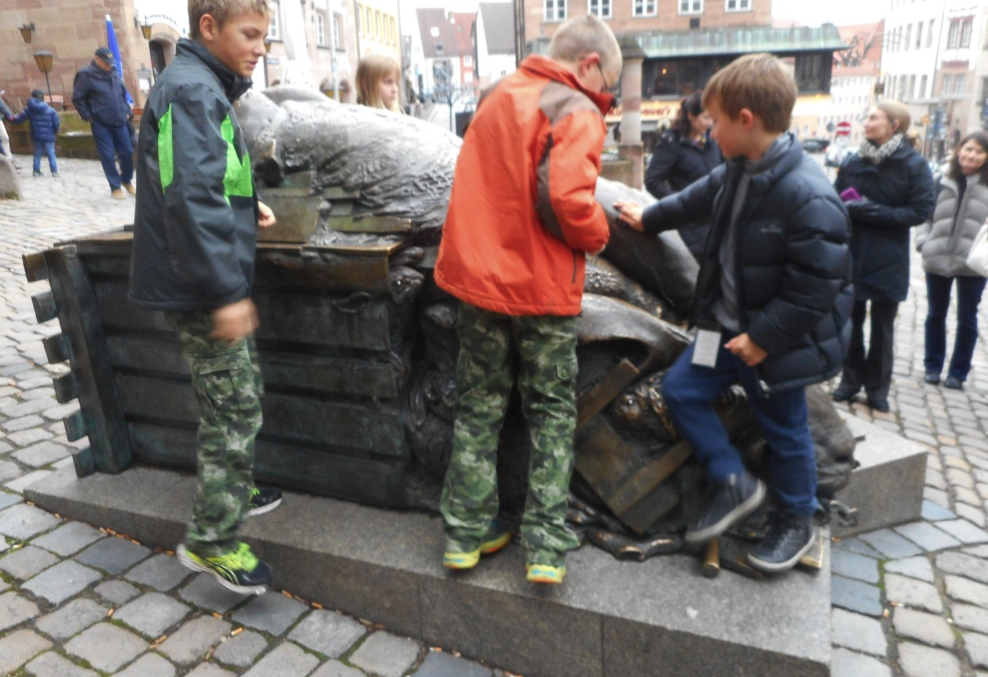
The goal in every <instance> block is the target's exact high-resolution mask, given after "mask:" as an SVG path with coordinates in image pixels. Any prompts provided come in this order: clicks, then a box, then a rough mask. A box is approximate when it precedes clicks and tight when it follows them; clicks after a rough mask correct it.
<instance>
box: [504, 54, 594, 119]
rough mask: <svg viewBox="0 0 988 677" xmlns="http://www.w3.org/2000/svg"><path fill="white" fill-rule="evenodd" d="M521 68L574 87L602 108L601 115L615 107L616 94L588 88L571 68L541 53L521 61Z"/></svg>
mask: <svg viewBox="0 0 988 677" xmlns="http://www.w3.org/2000/svg"><path fill="white" fill-rule="evenodd" d="M520 68H521V69H522V70H524V71H527V72H529V73H532V74H534V75H540V76H542V77H544V78H549V79H550V80H555V81H556V82H561V83H562V84H564V85H566V86H567V87H572V88H573V89H575V90H577V91H579V92H581V93H583V94H584V95H585V96H586V97H587V98H588V99H590V100H591V101H593V102H594V105H595V106H597V108H598V109H600V114H601V115H606V114H607V111H609V110H610V109H611V108H613V107H614V96H613V95H612V94H610V93H608V92H592V91H590V90H589V89H586V88H585V87H584V86H583V85H581V84H580V81H579V80H577V79H576V75H574V74H573V72H572V71H571V70H569V69H568V68H566V67H565V66H563V65H562V64H561V63H559V62H558V61H553V60H552V59H550V58H548V57H545V56H541V55H539V54H532V55H531V56H528V57H526V58H525V60H524V61H522V62H521V66H520Z"/></svg>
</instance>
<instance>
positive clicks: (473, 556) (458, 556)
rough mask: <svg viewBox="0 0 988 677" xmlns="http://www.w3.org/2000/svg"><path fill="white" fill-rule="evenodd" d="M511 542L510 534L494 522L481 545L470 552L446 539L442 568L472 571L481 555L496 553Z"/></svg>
mask: <svg viewBox="0 0 988 677" xmlns="http://www.w3.org/2000/svg"><path fill="white" fill-rule="evenodd" d="M510 540H511V532H510V531H509V530H508V529H506V528H505V527H503V526H501V524H500V523H499V522H498V521H497V520H495V521H493V522H491V527H490V530H489V531H488V532H487V536H485V537H484V541H483V543H481V544H480V546H479V547H477V548H474V549H472V550H466V549H465V548H464V547H463V546H462V545H461V544H459V543H457V542H456V541H453V540H451V539H448V538H447V539H446V551H445V552H444V553H443V566H444V567H446V568H447V569H472V568H474V567H475V566H477V562H479V561H480V556H481V555H489V554H491V553H494V552H497V551H498V550H500V549H501V548H503V547H504V546H506V545H507V544H508V542H509V541H510Z"/></svg>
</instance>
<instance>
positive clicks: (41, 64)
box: [34, 49, 55, 104]
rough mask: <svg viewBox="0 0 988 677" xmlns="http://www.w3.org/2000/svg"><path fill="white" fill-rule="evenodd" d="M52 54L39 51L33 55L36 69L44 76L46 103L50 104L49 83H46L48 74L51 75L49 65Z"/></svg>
mask: <svg viewBox="0 0 988 677" xmlns="http://www.w3.org/2000/svg"><path fill="white" fill-rule="evenodd" d="M54 56H55V55H54V54H52V53H51V52H48V51H46V50H43V49H42V50H39V51H37V52H35V53H34V62H35V63H36V64H38V69H39V70H40V71H41V72H42V73H44V74H45V84H46V85H48V103H49V104H50V103H51V102H52V99H51V82H49V81H48V74H49V73H51V64H52V59H53V58H54Z"/></svg>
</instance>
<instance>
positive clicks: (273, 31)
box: [268, 2, 281, 40]
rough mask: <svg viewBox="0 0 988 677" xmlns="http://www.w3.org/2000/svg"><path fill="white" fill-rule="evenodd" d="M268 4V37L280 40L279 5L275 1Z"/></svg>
mask: <svg viewBox="0 0 988 677" xmlns="http://www.w3.org/2000/svg"><path fill="white" fill-rule="evenodd" d="M269 6H270V7H271V23H270V24H269V25H268V39H269V40H280V39H281V32H280V26H281V7H280V6H279V3H277V2H272V3H269Z"/></svg>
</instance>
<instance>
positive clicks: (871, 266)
mask: <svg viewBox="0 0 988 677" xmlns="http://www.w3.org/2000/svg"><path fill="white" fill-rule="evenodd" d="M909 123H910V119H909V112H908V110H907V109H906V107H905V106H903V105H902V104H901V103H899V102H897V101H882V102H880V103H878V104H876V105H875V107H874V108H872V110H871V112H870V113H869V114H868V119H867V120H865V123H864V128H865V141H864V142H863V143H862V144H861V148H860V149H859V150H858V152H857V153H856V154H855V155H853V156H851V157H850V158H848V159H847V160H846V161H845V162H844V164H843V165H841V168H840V172H839V173H838V175H837V181H836V182H835V183H834V187H835V188H836V189H837V192H838V193H840V195H841V197H842V198H843V199H844V200H845V201H846V202H845V204H846V206H847V211H848V213H849V214H850V215H851V257H852V264H853V271H854V278H853V279H854V310H853V311H852V313H851V345H850V348H849V350H848V354H847V358H846V359H845V361H844V372H843V374H842V376H841V382H840V385H839V386H838V387H837V388H836V389H835V390H834V392H833V394H832V397H833V399H834V401H836V402H846V401H848V400H850V399H851V398H853V397H854V396H855V395H856V394H857V393H858V391H860V390H861V388H862V387H863V388H864V389H865V394H866V395H867V398H868V405H869V406H870V407H871V408H872V409H875V410H876V411H888V410H889V403H888V394H889V386H890V384H891V381H892V347H893V338H894V336H893V327H894V323H895V315H896V312H897V311H898V308H899V303H900V302H902V301H904V300H905V299H906V292H907V291H908V289H909V229H910V228H911V227H912V226H917V225H919V224H921V223H923V222H924V221H927V220H928V219H929V218H930V217H931V216H932V215H933V207H934V204H935V197H934V193H933V175H932V174H931V173H930V168H929V166H927V164H926V161H925V160H924V159H923V157H922V156H921V155H920V154H919V153H917V152H916V150H915V149H914V148H913V145H912V143H911V141H910V140H909V139H908V138H907V137H906V134H907V133H908V131H909ZM852 189H853V190H852ZM869 302H870V304H871V339H870V341H869V346H868V352H867V354H866V353H865V347H864V321H865V315H866V314H867V312H868V304H869Z"/></svg>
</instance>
